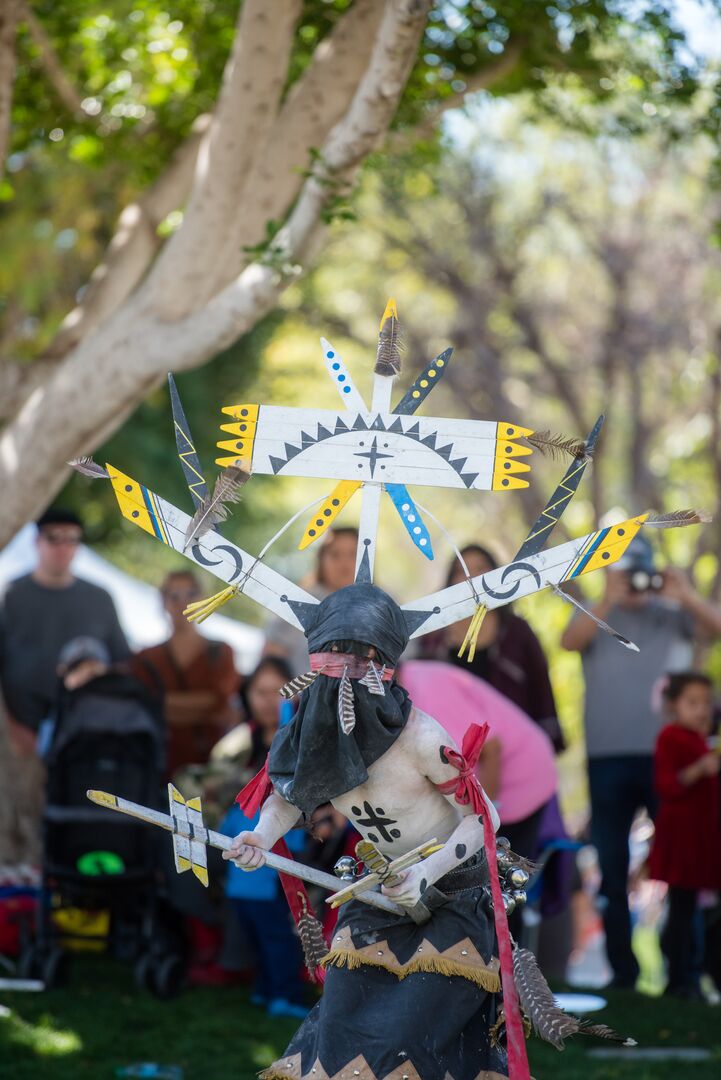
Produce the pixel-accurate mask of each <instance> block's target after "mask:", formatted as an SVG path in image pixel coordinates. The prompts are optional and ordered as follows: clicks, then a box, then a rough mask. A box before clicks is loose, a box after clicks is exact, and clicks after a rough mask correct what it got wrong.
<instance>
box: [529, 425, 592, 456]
mask: <svg viewBox="0 0 721 1080" xmlns="http://www.w3.org/2000/svg"><path fill="white" fill-rule="evenodd" d="M524 441H525V442H527V443H530V444H531V446H535V448H536V450H540V452H541V453H542V454H548V456H549V457H550V458H552V459H553V460H555V459H556V458H559V457H562V456H563V455H564V454H570V456H571V457H574V458H584V457H587V456H588V450H587V447H586V443H585V441H584V440H583V439H572V438H568V437H567V436H566V435H553V434H552V433H551V432H550V431H534V433H533V434H532V435H526V436H525V439H524Z"/></svg>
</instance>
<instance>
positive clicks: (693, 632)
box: [561, 536, 721, 988]
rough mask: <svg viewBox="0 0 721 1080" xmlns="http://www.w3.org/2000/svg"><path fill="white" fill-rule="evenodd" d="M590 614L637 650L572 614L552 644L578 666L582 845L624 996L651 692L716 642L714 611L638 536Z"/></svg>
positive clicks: (652, 723) (650, 805)
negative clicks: (582, 695) (587, 838)
mask: <svg viewBox="0 0 721 1080" xmlns="http://www.w3.org/2000/svg"><path fill="white" fill-rule="evenodd" d="M590 611H591V613H592V614H593V615H595V616H596V617H597V618H599V619H603V620H604V621H606V622H609V623H611V625H612V626H613V627H614V629H615V630H618V631H619V633H621V634H623V635H624V636H625V637H627V638H629V639H630V640H631V641H633V642H634V643H635V644H636V645H637V646H638V648H639V650H640V651H639V652H633V651H631V650H629V649H624V648H622V647H621V646H620V645H619V644H618V642H617V641H615V640H614V639H613V638H612V637H611V636H610V635H608V634H605V633H603V632H602V631H601V630H600V629H599V627H598V625H597V624H596V623H595V622H594V621H593V620H592V619H590V618H588V616H586V615H584V614H582V613H577V614H576V615H574V617H573V618H572V619H571V621H570V623H569V624H568V626H567V628H566V630H565V633H564V634H563V637H562V638H561V645H562V646H563V648H564V649H568V650H571V651H577V652H580V654H581V660H582V664H583V676H584V682H585V687H586V699H585V710H584V723H585V731H586V753H587V756H588V780H589V788H590V797H591V840H592V842H593V844H594V846H595V847H596V849H597V851H598V857H599V862H600V866H601V875H602V882H601V896H602V897H603V901H604V907H603V921H604V927H605V931H606V951H607V954H608V960H609V963H610V965H611V968H612V970H613V985H614V986H618V987H626V988H630V987H633V986H634V985H635V982H636V979H637V977H638V973H639V968H638V962H637V960H636V957H635V956H634V954H633V950H632V948H631V917H630V912H629V908H628V894H627V879H628V864H629V847H628V837H629V831H630V828H631V825H632V823H633V819H634V816H635V815H636V812H637V811H638V810H639V809H641V808H642V807H645V808H646V810H647V811H648V813H649V814H650V815H651V817H654V816H655V812H656V795H655V791H654V779H653V750H654V745H655V742H656V737H657V735H658V728H659V718H658V714H657V713H656V711H655V710H654V707H653V703H652V692H653V688H654V685H655V684H656V682H657V681H658V679H659V678H660V677H661V676H663V675H664V674H665V673H666V672H673V671H685V670H688V669H689V668H690V667H691V666H692V654H693V641H694V638H695V637H696V636H697V635H699V636H701V635H702V636H704V637H705V638H707V639H709V640H714V639H716V638H718V637H721V609H720V608H719V607H718V606H717V605H715V604H712V603H709V602H708V601H707V600H704V599H703V597H701V596H699V594H698V593H697V592H696V591H695V589H694V588H693V586H692V584H691V582H690V581H689V579H688V577H687V576H686V574H685V573H683V571H681V570H679V569H678V568H676V567H667V568H666V569H665V570H663V571H662V572H661V571H659V570H658V568H657V566H656V564H655V561H654V556H653V549H652V548H651V546H650V544H649V543H648V541H646V540H645V538H643V537H640V536H638V537H636V538H635V539H634V541H633V542H632V543H631V544H630V545H629V547H628V549H627V551H626V553H625V555H624V556H623V558H622V559H619V561H618V562H617V563H616V566H615V567H614V568H612V569H609V570H608V571H607V572H606V588H605V592H604V595H603V597H602V599H601V600H600V601H599V603H597V604H595V605H594V606H593V607H591V608H590Z"/></svg>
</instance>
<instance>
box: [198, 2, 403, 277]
mask: <svg viewBox="0 0 721 1080" xmlns="http://www.w3.org/2000/svg"><path fill="white" fill-rule="evenodd" d="M384 6H385V0H362V2H361V3H358V2H356V3H354V4H353V5H352V6H351V7H350V8H349V9H348V11H347V12H346V14H345V15H344V16H343V18H342V19H341V20H340V21H339V22H338V23H337V24H336V26H335V27H334V29H333V30H332V31H331V33H330V34H329V35H328V37H327V38H326V39H325V40H324V41H322V42H321V43H320V45H319V46H318V48H317V49H316V51H315V53H314V54H313V59H312V60H311V62H310V64H309V66H308V68H307V70H306V71H305V72H304V74H303V75H302V77H301V78H300V79H299V80H298V82H297V83H296V84H295V86H293V88H292V89H291V91H290V93H289V94H288V97H287V99H286V101H285V103H284V104H283V107H282V108H281V111H280V113H279V115H278V118H277V120H276V123H275V124H274V126H273V130H272V132H271V134H270V137H269V139H268V143H267V145H266V147H265V149H264V151H263V152H262V153H260V154H259V155H258V158H257V160H256V162H255V164H254V167H253V169H252V170H251V172H250V174H249V176H248V178H247V181H246V182H245V184H244V186H243V192H242V198H241V199H239V205H238V212H237V214H236V215H235V218H234V220H233V222H232V223H231V224H230V228H229V229H228V231H227V239H226V240H225V242H224V246H223V249H222V253H220V254H219V257H218V269H219V271H220V273H219V274H218V276H217V277H216V285H217V287H218V288H221V287H222V286H224V285H227V284H228V283H229V282H230V281H232V280H233V279H234V278H235V277H237V275H238V274H239V273H240V272H241V270H242V269H243V267H244V266H245V265H247V263H248V262H249V261H250V260H249V258H248V256H247V251H246V249H248V248H252V247H254V246H256V245H257V244H260V243H262V241H263V240H264V239H265V237H266V235H267V225H268V224H269V223H270V222H272V221H278V222H279V221H284V220H285V218H286V215H287V214H288V211H289V209H290V207H291V206H292V204H293V200H294V199H295V198H296V197H297V195H298V192H299V191H300V189H301V188H302V186H303V182H304V177H303V173H304V170H307V169H308V168H309V167H310V165H311V151H312V150H314V149H317V148H319V147H321V146H323V144H324V143H325V141H326V139H327V138H328V135H329V133H330V132H331V131H332V130H333V128H334V126H335V125H336V124H337V123H338V122H339V121H340V120H341V119H342V117H343V116H345V114H346V112H347V111H348V109H349V107H350V104H351V101H352V100H353V95H354V94H355V92H356V90H357V89H358V83H359V82H360V80H361V78H362V76H363V72H364V71H365V70H366V67H367V66H368V61H369V58H370V55H371V51H372V49H373V43H374V41H375V38H376V34H377V31H378V27H379V25H380V20H381V17H382V15H383V9H384Z"/></svg>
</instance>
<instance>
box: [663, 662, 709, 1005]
mask: <svg viewBox="0 0 721 1080" xmlns="http://www.w3.org/2000/svg"><path fill="white" fill-rule="evenodd" d="M663 697H664V702H665V704H666V707H667V709H668V711H669V714H670V720H671V722H670V723H669V724H667V725H666V727H664V728H663V729H662V730H661V732H660V734H659V736H658V740H657V742H656V751H655V761H654V766H655V783H656V791H657V793H658V796H659V810H658V815H657V817H656V836H655V839H654V843H653V848H652V850H651V856H650V860H649V871H650V875H651V877H652V878H656V879H657V880H659V881H666V882H668V886H669V889H668V901H669V903H668V924H667V929H666V935H665V936H666V938H667V942H668V945H667V953H668V962H669V972H668V976H669V981H668V986H667V988H666V993H668V994H674V995H678V996H680V997H695V996H696V995H697V994H698V988H697V987H696V986H695V985H694V982H695V980H694V974H693V965H692V958H693V951H694V940H693V939H694V934H693V921H694V915H695V911H696V902H697V899H698V892H699V890H700V889H719V888H721V806H720V795H719V766H720V765H721V758H719V756H718V754H716V753H714V752H713V751H709V749H708V746H707V742H706V740H707V737H708V734H709V732H710V730H711V717H712V698H711V680H710V679H708V678H707V677H706V676H705V675H701V674H699V673H697V672H687V673H683V674H677V675H669V676H668V677H667V680H666V685H665V688H664V691H663Z"/></svg>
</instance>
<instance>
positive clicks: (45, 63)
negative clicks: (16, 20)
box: [19, 0, 85, 117]
mask: <svg viewBox="0 0 721 1080" xmlns="http://www.w3.org/2000/svg"><path fill="white" fill-rule="evenodd" d="M19 6H20V11H21V18H22V20H23V22H24V23H25V24H26V25H27V28H28V33H29V34H30V37H31V38H32V41H33V44H34V45H35V47H36V49H37V50H38V59H39V61H40V66H41V67H42V69H43V71H44V72H45V75H46V77H47V80H48V82H49V83H50V85H51V86H52V87H53V89H54V91H55V93H56V94H57V96H58V97H59V99H60V100H61V101H62V103H63V105H64V106H65V108H66V109H67V110H68V112H71V113H73V114H74V115H76V116H81V117H82V116H84V115H85V114H84V113H83V109H82V100H83V95H82V94H79V93H78V91H77V90H76V88H75V87H74V86H73V84H72V82H71V81H70V79H69V78H68V77H67V75H66V74H65V71H64V70H63V66H62V64H61V63H60V60H59V59H58V54H57V53H56V52H55V49H54V48H53V45H52V42H51V41H50V38H49V37H48V35H47V34H46V33H45V30H44V29H43V25H42V23H41V22H40V20H39V19H38V17H37V15H36V14H35V12H34V11H33V10H32V8H31V7H30V5H29V4H28V3H27V2H26V0H19Z"/></svg>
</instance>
